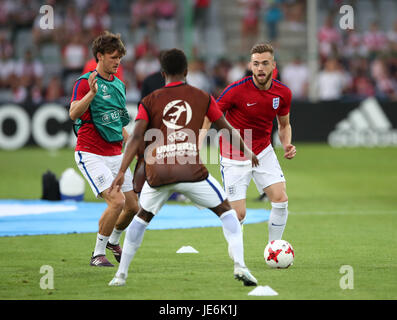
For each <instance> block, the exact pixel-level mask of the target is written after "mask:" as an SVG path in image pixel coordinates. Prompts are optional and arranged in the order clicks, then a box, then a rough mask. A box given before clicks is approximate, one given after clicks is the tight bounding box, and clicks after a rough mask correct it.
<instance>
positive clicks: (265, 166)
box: [220, 145, 285, 201]
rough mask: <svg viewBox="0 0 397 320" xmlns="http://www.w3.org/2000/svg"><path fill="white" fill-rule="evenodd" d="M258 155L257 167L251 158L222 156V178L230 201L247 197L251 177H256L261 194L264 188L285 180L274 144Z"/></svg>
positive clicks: (256, 183) (255, 180)
mask: <svg viewBox="0 0 397 320" xmlns="http://www.w3.org/2000/svg"><path fill="white" fill-rule="evenodd" d="M257 157H258V160H259V165H258V166H257V167H252V165H251V161H249V160H248V161H237V160H231V159H227V158H223V157H221V160H220V164H221V174H222V180H223V185H224V188H225V192H226V195H227V198H228V199H229V201H237V200H242V199H246V197H247V189H248V186H249V184H250V182H251V179H254V182H255V185H256V188H257V189H258V192H259V193H260V194H263V189H265V188H266V187H268V186H270V185H272V184H275V183H278V182H285V178H284V174H283V171H282V170H281V167H280V164H279V162H278V159H277V156H276V153H275V152H274V149H273V147H272V145H269V146H268V147H267V148H266V149H264V150H263V151H262V152H261V153H260V154H259V155H258V156H257Z"/></svg>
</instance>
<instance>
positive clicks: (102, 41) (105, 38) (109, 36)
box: [92, 31, 126, 62]
mask: <svg viewBox="0 0 397 320" xmlns="http://www.w3.org/2000/svg"><path fill="white" fill-rule="evenodd" d="M116 50H117V51H118V52H119V53H120V55H121V56H124V55H125V53H126V50H125V46H124V44H123V41H121V36H120V34H119V33H117V34H114V33H111V32H109V31H105V32H103V33H102V34H100V35H99V36H98V37H96V38H95V40H94V41H93V43H92V54H93V55H94V57H95V60H96V62H98V57H97V54H98V52H99V53H102V54H105V53H113V52H114V51H116Z"/></svg>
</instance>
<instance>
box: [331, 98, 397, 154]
mask: <svg viewBox="0 0 397 320" xmlns="http://www.w3.org/2000/svg"><path fill="white" fill-rule="evenodd" d="M328 143H329V144H330V145H331V146H332V147H386V146H397V129H393V126H392V123H391V122H390V120H389V119H388V118H387V115H386V114H385V112H384V111H383V109H382V107H381V106H380V105H379V102H378V101H377V100H376V99H375V98H373V97H371V98H367V99H366V100H364V101H362V102H361V103H360V105H359V106H358V108H356V109H354V110H352V111H350V112H349V113H348V115H347V117H346V118H345V119H343V120H342V121H340V122H339V123H337V124H336V126H335V130H334V131H332V132H331V133H330V134H329V135H328Z"/></svg>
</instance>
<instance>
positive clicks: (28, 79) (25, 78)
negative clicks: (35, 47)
mask: <svg viewBox="0 0 397 320" xmlns="http://www.w3.org/2000/svg"><path fill="white" fill-rule="evenodd" d="M15 73H16V75H17V77H18V78H19V80H20V83H21V85H23V86H24V87H26V88H29V87H32V86H33V85H39V86H41V83H42V79H43V75H44V66H43V64H42V63H41V61H40V60H38V59H35V58H34V56H33V52H32V51H31V50H26V51H25V55H24V57H23V59H21V60H19V61H17V63H16V65H15Z"/></svg>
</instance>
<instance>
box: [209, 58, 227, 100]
mask: <svg viewBox="0 0 397 320" xmlns="http://www.w3.org/2000/svg"><path fill="white" fill-rule="evenodd" d="M229 69H230V62H229V61H228V60H226V59H224V58H222V59H219V60H218V61H217V62H216V64H215V66H214V67H213V70H212V83H213V87H212V95H213V96H214V98H215V99H217V98H218V97H219V95H220V94H221V93H222V91H223V90H224V89H225V88H226V87H227V85H228V82H227V75H228V72H229Z"/></svg>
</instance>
